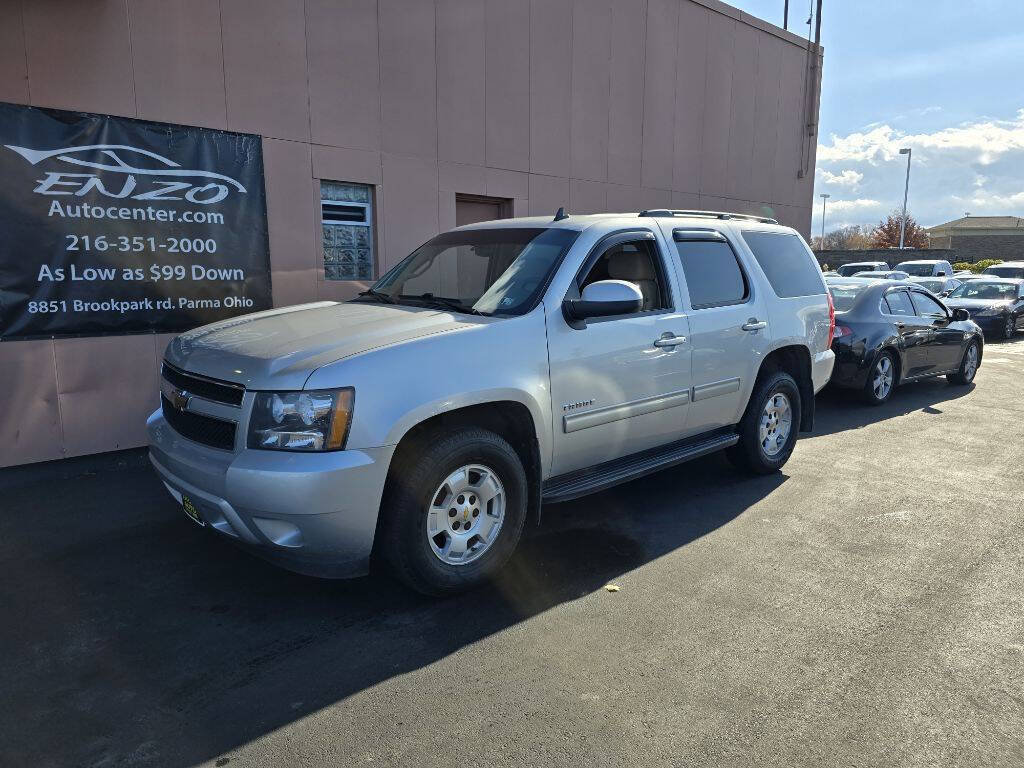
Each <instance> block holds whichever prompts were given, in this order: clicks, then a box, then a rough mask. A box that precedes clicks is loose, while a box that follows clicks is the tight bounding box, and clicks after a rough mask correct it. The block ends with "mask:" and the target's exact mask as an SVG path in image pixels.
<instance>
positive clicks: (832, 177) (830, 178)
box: [818, 168, 864, 187]
mask: <svg viewBox="0 0 1024 768" xmlns="http://www.w3.org/2000/svg"><path fill="white" fill-rule="evenodd" d="M818 172H819V175H820V176H821V180H822V181H824V182H825V183H826V184H829V185H832V186H836V187H856V186H857V185H858V184H860V182H861V179H863V178H864V174H863V173H858V172H857V171H851V170H846V171H843V172H842V173H832V172H831V171H826V170H825V169H824V168H819V169H818Z"/></svg>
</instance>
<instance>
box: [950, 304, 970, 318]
mask: <svg viewBox="0 0 1024 768" xmlns="http://www.w3.org/2000/svg"><path fill="white" fill-rule="evenodd" d="M953 319H954V320H960V321H963V320H970V319H971V313H970V312H968V311H967V310H966V309H963V308H961V307H957V308H955V309H954V310H953Z"/></svg>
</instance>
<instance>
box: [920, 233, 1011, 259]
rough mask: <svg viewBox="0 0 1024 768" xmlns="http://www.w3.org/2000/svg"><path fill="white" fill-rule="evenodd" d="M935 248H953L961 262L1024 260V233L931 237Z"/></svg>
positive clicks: (930, 241)
mask: <svg viewBox="0 0 1024 768" xmlns="http://www.w3.org/2000/svg"><path fill="white" fill-rule="evenodd" d="M929 243H930V244H931V246H932V247H933V248H952V249H953V250H954V251H956V252H957V254H959V256H958V259H959V261H969V262H971V263H974V262H976V261H982V260H983V259H1000V260H1001V261H1021V260H1024V232H1014V234H1006V235H976V234H971V235H949V236H946V237H941V236H940V237H931V238H929Z"/></svg>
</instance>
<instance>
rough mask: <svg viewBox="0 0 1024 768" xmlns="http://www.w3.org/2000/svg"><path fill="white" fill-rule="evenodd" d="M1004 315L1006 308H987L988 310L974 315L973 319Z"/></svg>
mask: <svg viewBox="0 0 1024 768" xmlns="http://www.w3.org/2000/svg"><path fill="white" fill-rule="evenodd" d="M1005 313H1006V307H989V308H988V309H982V310H979V311H977V312H975V313H974V316H975V317H994V316H995V315H1002V314H1005Z"/></svg>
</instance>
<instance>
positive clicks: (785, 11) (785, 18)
mask: <svg viewBox="0 0 1024 768" xmlns="http://www.w3.org/2000/svg"><path fill="white" fill-rule="evenodd" d="M782 28H783V29H789V0H786V2H785V4H784V5H783V6H782Z"/></svg>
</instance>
